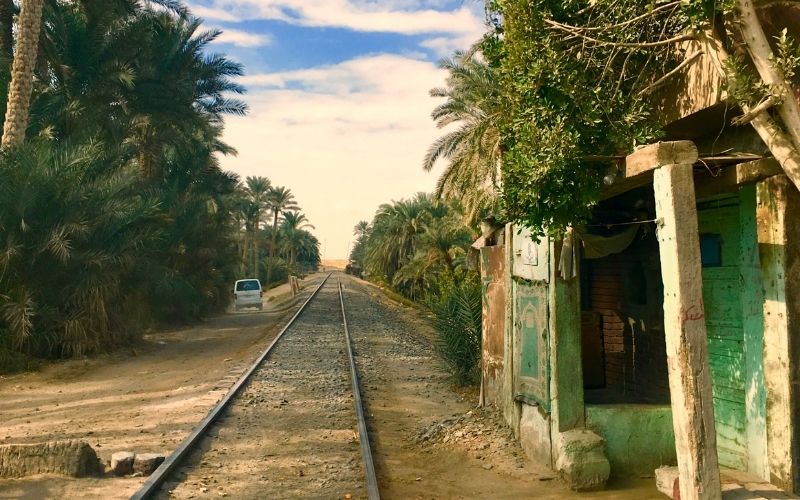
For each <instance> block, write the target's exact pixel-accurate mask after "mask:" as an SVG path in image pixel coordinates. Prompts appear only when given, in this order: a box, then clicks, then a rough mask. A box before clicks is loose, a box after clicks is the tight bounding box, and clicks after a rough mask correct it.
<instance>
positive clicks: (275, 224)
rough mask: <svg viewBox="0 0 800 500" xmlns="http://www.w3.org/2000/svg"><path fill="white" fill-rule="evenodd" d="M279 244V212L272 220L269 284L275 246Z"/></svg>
mask: <svg viewBox="0 0 800 500" xmlns="http://www.w3.org/2000/svg"><path fill="white" fill-rule="evenodd" d="M277 243H278V211H277V210H275V216H274V217H273V219H272V239H271V241H270V245H269V260H268V261H267V284H269V282H270V280H271V279H272V260H273V259H274V258H275V245H276V244H277Z"/></svg>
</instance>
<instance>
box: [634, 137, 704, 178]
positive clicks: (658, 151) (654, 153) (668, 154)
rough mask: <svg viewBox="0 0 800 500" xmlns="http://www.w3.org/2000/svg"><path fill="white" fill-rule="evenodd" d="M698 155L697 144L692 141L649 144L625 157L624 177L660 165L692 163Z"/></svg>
mask: <svg viewBox="0 0 800 500" xmlns="http://www.w3.org/2000/svg"><path fill="white" fill-rule="evenodd" d="M698 157H699V155H698V153H697V146H695V144H694V142H692V141H673V142H657V143H655V144H649V145H647V146H643V147H641V148H639V149H637V150H636V151H634V152H633V153H631V154H629V155H628V157H627V158H626V159H625V177H633V176H635V175H637V174H641V173H642V172H647V171H648V170H653V169H655V168H658V167H659V166H661V165H685V164H688V165H692V164H693V163H694V162H696V161H697V159H698Z"/></svg>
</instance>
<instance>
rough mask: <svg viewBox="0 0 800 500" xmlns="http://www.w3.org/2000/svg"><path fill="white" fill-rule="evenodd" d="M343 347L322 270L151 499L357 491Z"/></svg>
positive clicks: (360, 494)
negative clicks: (294, 315)
mask: <svg viewBox="0 0 800 500" xmlns="http://www.w3.org/2000/svg"><path fill="white" fill-rule="evenodd" d="M344 348H345V341H344V334H343V330H342V319H341V309H340V305H339V294H338V288H337V286H336V281H335V280H334V279H330V280H328V282H327V283H326V285H325V286H324V287H323V288H322V289H321V290H320V292H319V294H318V295H317V296H316V297H315V298H314V300H313V301H312V302H311V303H309V305H308V307H307V308H306V309H305V310H304V311H303V313H302V314H301V315H300V316H299V317H298V319H297V321H296V322H295V323H294V324H293V325H292V327H291V328H290V329H289V330H288V331H287V332H286V334H285V335H284V336H283V337H282V338H281V341H280V342H279V343H278V344H277V346H276V347H275V349H274V350H273V351H272V352H271V353H270V355H269V357H268V358H267V359H266V360H265V361H264V363H263V364H262V365H261V367H260V368H259V370H258V371H257V372H255V373H254V374H253V377H252V379H251V381H250V383H249V384H248V387H247V388H246V389H245V390H244V391H243V392H242V394H241V397H239V398H237V399H236V400H235V401H234V403H233V404H232V405H231V406H230V407H228V408H227V409H226V411H225V414H224V415H223V417H222V418H221V419H220V420H219V421H218V423H217V424H216V425H215V426H214V429H213V430H212V431H211V433H210V436H209V438H207V439H205V440H204V442H203V443H202V445H201V446H200V449H198V450H196V451H195V452H194V453H193V454H192V455H191V456H190V457H189V458H188V460H187V461H186V463H185V464H184V465H183V466H182V468H181V471H180V472H179V474H177V475H176V476H177V477H175V478H172V479H171V480H169V481H168V482H167V483H166V484H165V485H164V486H163V488H162V493H161V495H159V496H158V498H209V497H218V496H222V495H225V496H230V497H231V498H242V499H261V498H344V497H345V495H348V494H349V495H351V496H352V497H353V498H365V496H366V489H365V487H364V481H363V478H364V471H363V468H362V465H361V454H360V451H359V446H358V440H357V436H356V434H355V433H354V432H353V429H355V428H356V418H355V414H354V412H353V398H352V392H351V385H350V378H349V372H348V365H347V358H346V355H345V351H344Z"/></svg>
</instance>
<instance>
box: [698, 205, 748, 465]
mask: <svg viewBox="0 0 800 500" xmlns="http://www.w3.org/2000/svg"><path fill="white" fill-rule="evenodd" d="M739 210H740V209H739V197H738V196H733V197H727V198H722V199H717V200H713V201H706V202H703V203H699V204H698V221H699V225H700V247H701V254H702V260H703V300H704V302H705V313H706V326H707V329H708V353H709V361H710V364H711V376H712V384H713V391H714V414H715V420H716V428H717V450H718V452H719V461H720V465H723V466H726V467H731V468H734V469H739V470H747V433H746V428H745V425H746V417H745V415H746V412H745V381H746V379H747V373H746V363H745V354H744V352H745V349H744V330H743V321H742V320H743V317H742V316H743V314H742V283H741V270H740V262H741V256H740V252H741V241H740V235H741V231H740V224H741V220H740V211H739Z"/></svg>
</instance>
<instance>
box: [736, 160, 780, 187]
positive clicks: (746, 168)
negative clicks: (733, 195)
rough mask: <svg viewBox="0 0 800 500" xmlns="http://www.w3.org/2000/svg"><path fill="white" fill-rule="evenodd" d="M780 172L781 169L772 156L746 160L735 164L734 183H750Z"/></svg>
mask: <svg viewBox="0 0 800 500" xmlns="http://www.w3.org/2000/svg"><path fill="white" fill-rule="evenodd" d="M782 173H783V169H782V168H781V166H780V164H779V163H778V161H777V160H775V159H774V158H764V159H761V160H755V161H748V162H745V163H740V164H738V165H736V183H737V184H739V185H743V184H752V183H755V182H760V181H763V180H764V179H766V178H768V177H772V176H773V175H780V174H782Z"/></svg>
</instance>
